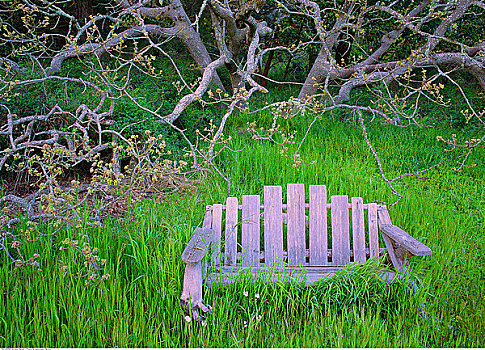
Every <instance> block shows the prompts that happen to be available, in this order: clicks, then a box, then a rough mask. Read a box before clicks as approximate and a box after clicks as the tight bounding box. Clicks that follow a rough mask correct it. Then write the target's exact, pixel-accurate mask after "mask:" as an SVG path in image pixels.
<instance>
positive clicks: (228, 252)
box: [224, 197, 239, 265]
mask: <svg viewBox="0 0 485 350" xmlns="http://www.w3.org/2000/svg"><path fill="white" fill-rule="evenodd" d="M237 207H238V200H237V198H236V197H228V198H227V200H226V228H225V237H226V244H225V247H224V255H225V260H224V264H225V265H235V264H236V256H237V231H238V230H237V223H238V214H239V211H238V209H237Z"/></svg>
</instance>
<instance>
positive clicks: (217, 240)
mask: <svg viewBox="0 0 485 350" xmlns="http://www.w3.org/2000/svg"><path fill="white" fill-rule="evenodd" d="M221 232H222V204H214V205H213V206H212V244H211V253H210V256H211V261H212V263H215V264H219V261H220V258H221Z"/></svg>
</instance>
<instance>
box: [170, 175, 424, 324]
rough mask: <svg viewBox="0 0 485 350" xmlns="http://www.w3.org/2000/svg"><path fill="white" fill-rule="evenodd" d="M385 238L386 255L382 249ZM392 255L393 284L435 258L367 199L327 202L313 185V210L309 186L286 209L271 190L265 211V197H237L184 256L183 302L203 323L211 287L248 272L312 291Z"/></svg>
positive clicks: (212, 211) (216, 208) (214, 213)
mask: <svg viewBox="0 0 485 350" xmlns="http://www.w3.org/2000/svg"><path fill="white" fill-rule="evenodd" d="M224 211H225V220H224V222H223V217H224V215H223V213H224ZM366 211H367V215H366ZM239 212H241V214H239ZM366 218H367V219H366ZM366 223H367V225H366ZM285 226H286V229H285ZM366 228H367V229H366ZM379 230H380V232H381V233H382V238H383V242H384V244H385V248H380V247H379V236H378V233H379ZM261 231H263V234H261ZM285 243H286V244H285ZM386 253H387V257H388V259H389V260H390V262H391V263H392V265H393V266H394V270H395V272H393V271H387V272H385V273H383V275H382V277H383V278H384V279H386V280H388V281H391V280H392V279H394V278H395V277H396V276H398V277H400V276H402V275H404V274H406V273H407V272H408V271H409V264H408V262H407V259H408V258H409V257H412V256H415V255H418V256H420V255H429V254H431V249H430V248H428V247H427V246H425V245H424V244H422V243H420V242H418V241H417V240H416V239H414V238H413V237H411V236H410V235H408V234H407V233H406V232H404V231H403V230H402V229H400V228H399V227H397V226H394V225H392V223H391V219H390V217H389V213H388V211H387V208H386V206H383V205H377V204H376V203H369V204H364V203H363V200H362V198H359V197H353V198H351V200H350V202H349V198H348V196H342V195H339V196H331V198H330V202H327V191H326V187H325V186H324V185H310V186H309V203H305V186H304V185H303V184H288V186H287V204H284V203H283V196H282V188H281V186H265V187H264V193H263V203H261V200H260V196H259V195H244V196H242V205H240V204H239V203H238V199H237V198H236V197H229V198H227V200H226V204H225V205H223V204H214V205H209V206H207V207H206V212H205V216H204V220H203V223H202V227H200V228H197V229H196V231H195V233H194V234H193V236H192V238H191V239H190V241H189V243H188V244H187V247H186V248H185V250H184V252H183V253H182V260H183V261H184V262H185V263H186V268H185V275H184V285H183V292H182V296H181V300H180V302H181V306H182V308H183V309H184V311H185V313H186V314H187V315H190V314H192V315H193V317H194V318H196V319H199V311H203V312H207V311H210V310H211V308H210V306H208V305H206V304H205V303H204V301H203V299H202V284H203V281H204V280H205V281H206V283H227V282H231V281H232V280H233V278H234V276H237V272H239V271H241V270H244V271H248V272H250V273H253V274H254V275H257V274H258V273H261V272H262V271H268V268H269V269H273V270H272V271H275V272H274V274H273V275H272V276H273V277H274V278H279V277H281V275H289V274H291V275H292V276H293V277H295V278H297V279H298V278H300V279H303V280H304V281H305V283H306V284H312V283H314V282H316V281H318V280H319V279H321V278H324V277H328V276H331V275H333V274H334V273H335V272H336V271H337V270H339V269H341V268H342V267H343V266H345V265H347V264H350V263H363V262H365V261H366V260H367V259H369V258H371V257H375V256H381V255H384V254H386Z"/></svg>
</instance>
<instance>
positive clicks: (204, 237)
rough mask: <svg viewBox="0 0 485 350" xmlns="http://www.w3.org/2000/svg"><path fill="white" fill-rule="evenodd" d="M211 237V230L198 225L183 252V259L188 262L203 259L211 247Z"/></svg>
mask: <svg viewBox="0 0 485 350" xmlns="http://www.w3.org/2000/svg"><path fill="white" fill-rule="evenodd" d="M210 239H211V230H210V229H202V228H200V227H198V228H197V229H196V230H195V232H194V234H193V235H192V238H191V239H190V241H189V243H187V247H185V249H184V251H183V253H182V260H183V261H184V262H186V263H197V262H199V261H201V260H202V259H203V258H204V256H205V254H206V252H207V250H208V248H209V244H210Z"/></svg>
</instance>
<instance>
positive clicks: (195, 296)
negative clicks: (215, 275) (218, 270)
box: [180, 262, 212, 321]
mask: <svg viewBox="0 0 485 350" xmlns="http://www.w3.org/2000/svg"><path fill="white" fill-rule="evenodd" d="M180 306H181V307H182V309H183V311H184V313H185V315H186V316H192V317H193V318H194V319H195V320H196V321H199V320H200V319H201V318H200V315H199V312H200V311H202V312H210V311H212V308H211V307H210V306H209V305H206V304H205V303H204V301H203V300H202V264H201V262H197V263H187V265H186V266H185V274H184V288H183V290H182V296H181V297H180Z"/></svg>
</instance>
